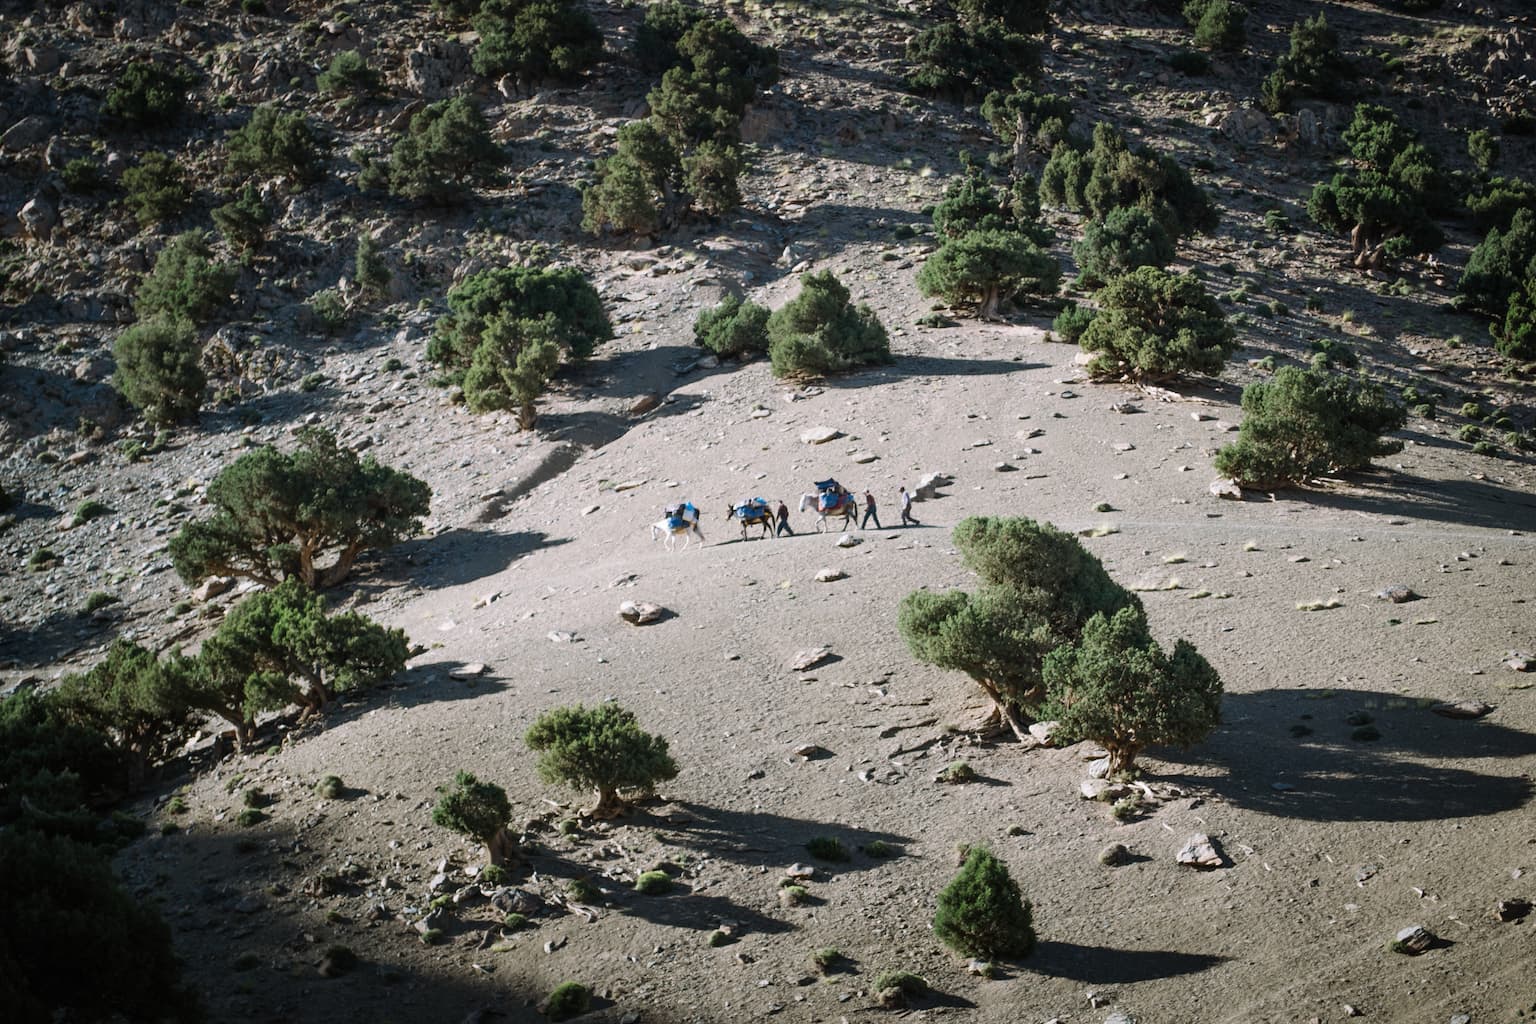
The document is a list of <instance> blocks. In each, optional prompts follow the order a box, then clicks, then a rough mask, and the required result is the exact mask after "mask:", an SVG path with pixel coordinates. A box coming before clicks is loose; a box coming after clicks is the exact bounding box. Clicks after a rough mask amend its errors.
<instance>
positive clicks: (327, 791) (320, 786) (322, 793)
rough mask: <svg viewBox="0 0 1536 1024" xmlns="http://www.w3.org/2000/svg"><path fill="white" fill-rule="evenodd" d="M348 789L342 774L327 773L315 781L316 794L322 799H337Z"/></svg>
mask: <svg viewBox="0 0 1536 1024" xmlns="http://www.w3.org/2000/svg"><path fill="white" fill-rule="evenodd" d="M346 791H347V787H346V785H345V784H344V783H343V782H342V781H341V776H340V775H326V776H324V777H322V778H321V779H320V781H319V782H317V783H315V795H316V796H318V797H319V798H320V799H322V800H337V799H340V797H341V795H342V794H343V793H345V792H346Z"/></svg>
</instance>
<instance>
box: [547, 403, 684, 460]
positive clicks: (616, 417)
mask: <svg viewBox="0 0 1536 1024" xmlns="http://www.w3.org/2000/svg"><path fill="white" fill-rule="evenodd" d="M661 390H664V389H661V388H658V389H656V391H657V392H658V393H659V392H660V391H661ZM707 401H708V399H707V398H706V397H704V396H703V395H671V394H669V395H667V396H666V398H664V399H662V401H661V402H660V404H659V405H657V406H656V407H655V408H654V409H651V410H650V411H649V412H646V413H642V414H639V415H628V414H623V413H612V412H603V411H600V410H584V411H581V412H547V413H544V414H543V415H542V416H540V417H539V433H540V434H542V435H544V436H545V437H548V438H549V439H550V440H561V441H571V442H574V443H575V444H578V445H581V446H582V447H585V448H601V447H603V446H604V445H606V444H610V443H611V442H613V441H617V440H618V439H619V438H621V437H623V436H624V435H625V434H626V433H628V432H629V431H630V430H633V429H634V428H635V427H636V426H638V425H639V424H640V423H642V422H644V421H646V420H652V419H667V418H670V417H673V416H681V415H683V414H684V413H688V412H692V411H693V410H694V409H697V408H699V407H700V406H702V405H703V404H704V403H705V402H707Z"/></svg>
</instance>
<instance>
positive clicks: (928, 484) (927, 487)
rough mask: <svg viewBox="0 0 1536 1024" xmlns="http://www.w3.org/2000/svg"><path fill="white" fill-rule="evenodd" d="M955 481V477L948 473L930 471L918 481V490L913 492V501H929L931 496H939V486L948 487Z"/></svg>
mask: <svg viewBox="0 0 1536 1024" xmlns="http://www.w3.org/2000/svg"><path fill="white" fill-rule="evenodd" d="M952 483H954V478H953V477H951V476H949V475H948V474H946V473H929V474H927V475H926V476H924V477H923V478H922V479H921V480H919V481H918V482H917V490H915V491H913V492H912V500H913V501H927V500H928V499H929V498H936V497H938V496H939V488H941V487H948V486H949V485H950V484H952Z"/></svg>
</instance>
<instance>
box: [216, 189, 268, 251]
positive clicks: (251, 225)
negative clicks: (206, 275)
mask: <svg viewBox="0 0 1536 1024" xmlns="http://www.w3.org/2000/svg"><path fill="white" fill-rule="evenodd" d="M213 224H214V226H215V227H217V228H218V229H219V233H220V234H221V235H223V236H224V238H225V239H226V240H227V241H228V242H229V243H230V244H231V245H234V246H236V247H238V248H240V249H246V250H254V249H260V248H261V246H262V245H263V244H264V243H265V242H266V240H267V229H268V228H269V227H271V226H272V209H271V207H269V206H267V204H266V203H264V202H262V200H261V193H260V192H258V191H257V189H256V186H255V185H251V184H247V185H246V186H245V187H244V188H242V189H241V190H240V191H239V193H238V194H237V195H236V196H235V198H233V199H231V200H230V201H229V202H227V203H225V204H224V205H223V206H215V207H214V208H213Z"/></svg>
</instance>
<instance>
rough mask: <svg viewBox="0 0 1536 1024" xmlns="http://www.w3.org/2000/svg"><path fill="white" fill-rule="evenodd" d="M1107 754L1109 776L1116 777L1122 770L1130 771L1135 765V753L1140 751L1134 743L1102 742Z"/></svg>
mask: <svg viewBox="0 0 1536 1024" xmlns="http://www.w3.org/2000/svg"><path fill="white" fill-rule="evenodd" d="M1103 746H1104V749H1105V751H1107V752H1108V754H1109V777H1110V778H1118V777H1120V775H1121V774H1122V773H1124V772H1130V771H1132V770H1133V769H1134V768H1135V767H1136V755H1137V754H1139V753H1141V748H1140V747H1139V746H1137V745H1136V744H1134V743H1126V744H1119V743H1115V744H1109V743H1105V744H1103Z"/></svg>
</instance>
